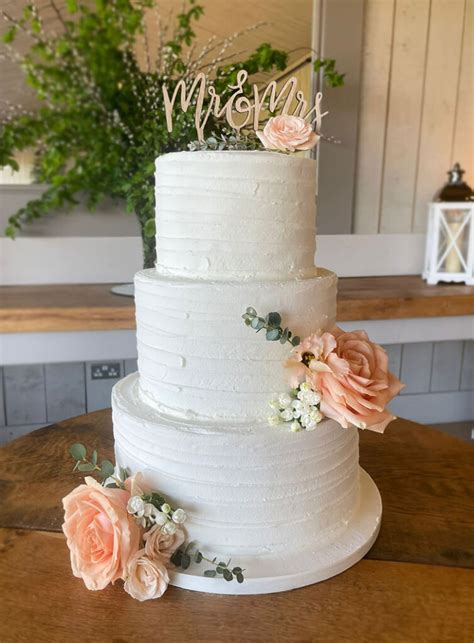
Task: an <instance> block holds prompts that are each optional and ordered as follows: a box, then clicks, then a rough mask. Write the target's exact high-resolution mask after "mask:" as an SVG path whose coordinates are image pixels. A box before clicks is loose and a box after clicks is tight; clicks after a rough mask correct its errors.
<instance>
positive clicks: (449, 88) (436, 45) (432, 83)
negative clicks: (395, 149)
mask: <svg viewBox="0 0 474 643" xmlns="http://www.w3.org/2000/svg"><path fill="white" fill-rule="evenodd" d="M464 10H465V0H432V6H431V16H430V29H429V37H428V54H427V61H426V72H425V78H424V86H425V89H424V97H423V111H422V115H421V133H420V147H419V154H418V159H417V168H416V175H417V176H416V191H415V201H414V208H413V223H412V225H411V229H412V231H414V232H424V231H425V230H426V220H427V213H428V205H427V204H428V203H429V201H431V200H432V198H433V196H434V193H435V191H436V190H437V189H438V187H439V186H441V185H442V184H443V182H444V181H445V180H446V172H447V170H448V169H449V166H450V164H451V154H452V151H451V150H452V141H453V137H454V124H455V116H456V98H457V89H458V82H459V68H460V64H459V63H460V60H461V45H462V35H463V22H464ZM471 118H472V116H471Z"/></svg>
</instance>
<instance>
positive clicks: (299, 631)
mask: <svg viewBox="0 0 474 643" xmlns="http://www.w3.org/2000/svg"><path fill="white" fill-rule="evenodd" d="M74 442H82V443H83V444H86V445H87V447H88V448H90V449H97V450H98V453H99V457H100V458H103V457H104V458H113V435H112V418H111V412H110V409H104V410H102V411H97V412H95V413H90V414H88V415H81V416H79V417H76V418H73V419H70V420H65V421H63V422H61V423H59V424H56V425H53V426H50V427H46V428H44V429H40V430H39V431H35V432H34V433H30V434H29V435H27V436H24V437H22V438H19V439H18V440H15V441H13V442H10V443H9V444H8V445H6V446H5V447H3V448H1V449H0V488H1V489H2V502H1V503H0V550H1V551H2V555H1V556H0V596H1V597H2V600H1V601H0V640H1V641H3V642H4V643H7V642H11V643H14V642H21V641H34V642H35V643H42V642H43V641H44V643H54V642H55V641H57V642H58V643H59V642H61V643H63V642H64V641H68V643H75V642H76V641H77V642H78V643H79V642H80V643H87V642H88V641H94V642H96V643H99V642H106V641H116V642H117V643H118V642H119V641H122V642H123V643H125V641H128V642H130V643H132V642H138V641H161V640H163V641H177V642H181V641H188V642H189V643H191V642H192V641H207V642H208V643H214V642H216V643H222V641H225V642H226V643H239V642H242V641H246V642H247V641H248V642H249V643H255V642H257V641H264V642H266V641H268V642H271V643H278V642H281V643H287V642H288V641H295V643H296V642H297V641H311V642H314V643H316V642H320V643H330V642H332V643H336V642H337V643H342V642H343V641H345V642H346V643H347V642H352V643H355V642H364V643H381V642H383V641H385V642H388V643H393V642H395V641H400V642H401V641H403V642H414V641H417V642H420V643H422V642H424V643H428V642H433V643H434V642H435V641H437V642H438V641H456V642H459V643H461V642H464V641H465V642H466V643H467V642H468V641H470V642H472V641H473V639H474V609H473V592H472V578H473V572H472V568H473V566H474V548H473V539H472V533H473V529H474V484H473V479H472V470H473V467H474V449H473V448H472V447H471V446H470V445H468V444H465V443H463V442H461V441H460V440H456V439H455V438H452V437H449V436H447V435H444V434H442V433H440V432H438V431H435V430H434V429H431V428H429V427H427V426H421V425H419V424H415V423H414V422H409V421H408V420H402V419H398V420H396V421H395V422H394V423H393V424H391V425H390V426H389V427H388V429H387V431H386V432H385V434H384V435H383V436H381V435H380V434H378V433H373V432H372V431H361V432H360V456H361V465H362V466H363V467H364V469H365V470H366V471H367V472H368V473H369V474H370V475H371V476H372V478H373V480H374V481H375V483H376V484H377V487H378V489H379V491H380V494H381V496H382V501H383V517H382V526H381V530H380V535H379V537H378V539H377V541H376V543H375V545H374V546H373V547H372V549H371V550H370V552H369V553H368V554H367V555H366V557H365V558H364V559H363V560H362V561H360V562H359V563H358V564H357V565H354V567H351V568H350V569H348V570H347V571H345V572H344V573H342V574H339V575H338V576H335V577H333V578H330V579H328V580H326V581H324V582H322V583H317V584H315V585H310V586H308V587H303V588H301V589H295V590H293V591H291V592H281V593H279V594H267V595H260V596H218V595H212V594H203V593H199V592H191V591H187V590H182V589H177V588H175V587H170V588H169V589H168V591H167V592H166V594H165V595H164V596H163V598H161V599H159V600H158V601H149V602H146V603H139V602H137V601H134V600H132V599H131V598H130V597H129V596H128V595H127V594H126V593H125V592H124V591H123V588H122V584H121V582H117V583H115V585H114V586H113V587H112V586H109V587H107V588H106V589H105V590H104V591H102V592H88V591H87V590H86V589H85V587H84V585H83V583H82V582H81V581H80V580H79V579H78V578H74V576H73V575H72V572H71V567H70V561H69V552H68V550H67V546H66V542H65V539H64V536H63V535H62V533H60V532H61V523H62V521H63V513H62V507H61V498H63V497H64V496H65V495H66V494H67V493H69V492H70V491H71V490H72V489H73V488H74V487H75V486H76V485H78V484H79V483H80V482H82V475H81V474H80V473H79V472H76V473H72V464H71V462H72V460H71V457H70V455H69V453H68V449H69V447H70V445H71V444H73V443H74Z"/></svg>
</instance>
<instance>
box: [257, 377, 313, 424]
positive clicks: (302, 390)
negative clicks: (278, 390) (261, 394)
mask: <svg viewBox="0 0 474 643" xmlns="http://www.w3.org/2000/svg"><path fill="white" fill-rule="evenodd" d="M320 402H321V396H320V395H319V393H317V392H316V391H313V389H311V388H310V386H309V385H308V384H307V383H306V382H304V383H303V384H300V386H299V387H298V388H297V389H295V390H294V391H292V392H291V393H282V394H281V395H280V396H279V397H278V399H277V400H272V401H271V402H270V407H271V408H272V409H274V413H272V414H271V415H270V417H269V418H268V422H269V423H270V424H271V425H272V426H275V425H277V424H280V423H281V422H290V423H291V425H290V428H291V430H292V431H293V432H294V433H296V432H297V431H302V430H305V431H314V430H315V429H316V427H317V425H318V424H319V423H320V422H321V420H322V419H323V416H322V414H321V411H320V410H319V404H320Z"/></svg>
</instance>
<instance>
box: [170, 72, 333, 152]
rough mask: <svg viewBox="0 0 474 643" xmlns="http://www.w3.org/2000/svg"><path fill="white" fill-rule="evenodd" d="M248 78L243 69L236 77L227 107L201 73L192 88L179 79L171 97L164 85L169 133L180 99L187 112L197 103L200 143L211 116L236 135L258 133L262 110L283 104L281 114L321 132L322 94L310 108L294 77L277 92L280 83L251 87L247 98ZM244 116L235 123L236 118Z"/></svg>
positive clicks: (196, 117)
mask: <svg viewBox="0 0 474 643" xmlns="http://www.w3.org/2000/svg"><path fill="white" fill-rule="evenodd" d="M247 79H248V72H246V71H245V70H241V71H239V72H238V74H237V82H236V84H235V85H229V89H232V90H235V91H234V92H233V93H232V94H231V96H229V98H228V99H227V100H226V102H225V103H224V104H221V102H222V100H221V97H220V96H219V94H217V92H216V90H215V88H214V87H213V85H212V84H209V83H208V78H207V77H206V75H205V74H204V73H202V72H201V73H199V74H198V75H197V76H196V78H195V79H194V81H193V82H192V83H191V85H190V86H189V87H186V83H185V81H184V80H180V81H179V82H178V83H177V85H176V87H175V89H174V91H173V94H172V96H171V97H170V95H169V92H168V88H167V87H166V85H163V100H164V104H165V113H166V126H167V129H168V132H172V131H173V108H174V106H175V103H176V101H177V99H178V96H179V97H180V106H181V109H182V110H183V112H187V111H188V109H189V107H190V105H191V102H195V117H194V123H195V126H196V133H197V137H198V140H199V141H200V142H202V141H204V129H205V127H206V123H207V121H208V119H209V117H210V116H211V114H212V115H213V116H214V117H215V118H217V119H220V118H224V119H225V120H226V122H227V124H228V125H229V126H230V127H231V128H232V129H233V130H235V131H236V132H237V133H239V132H240V130H242V129H244V128H246V127H247V128H248V127H251V128H252V129H253V130H254V131H255V132H257V131H258V129H259V125H260V118H261V114H262V111H263V110H265V111H269V112H270V113H274V112H275V111H276V110H277V109H278V108H279V106H280V103H283V104H282V107H281V109H280V110H279V112H280V115H291V116H296V117H299V118H301V119H304V120H305V121H306V123H308V124H310V125H311V126H312V127H314V129H315V130H316V132H317V133H319V131H320V129H321V120H322V118H323V116H325V115H326V114H327V112H324V113H321V100H322V94H321V92H318V93H317V94H316V96H315V99H314V104H313V105H312V106H311V107H309V106H308V101H307V100H306V99H305V97H304V94H303V92H302V91H301V90H299V89H297V85H298V81H297V79H296V77H295V76H292V77H291V78H289V79H288V80H287V81H286V82H285V84H284V85H283V86H282V87H281V89H280V90H277V83H276V81H275V80H272V81H271V82H269V83H268V84H267V85H265V86H264V87H262V88H260V89H259V88H258V86H257V85H255V84H254V85H252V89H253V93H252V95H251V96H246V95H245V93H244V85H245V83H246V82H247ZM236 114H239V115H243V118H239V119H238V121H239V122H236V119H235V115H236Z"/></svg>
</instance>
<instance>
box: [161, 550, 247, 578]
mask: <svg viewBox="0 0 474 643" xmlns="http://www.w3.org/2000/svg"><path fill="white" fill-rule="evenodd" d="M203 561H206V562H207V563H209V564H210V565H213V567H214V569H206V570H205V571H204V576H206V577H207V578H216V577H221V578H223V579H224V580H226V581H228V582H230V581H233V580H236V581H237V582H238V583H243V582H244V580H245V579H244V571H245V569H242V568H241V567H231V566H230V563H231V559H230V558H229V560H228V561H227V562H224V561H222V560H221V561H218V559H217V556H215V557H214V558H213V559H211V558H208V557H207V556H205V555H204V554H203V553H202V552H201V551H199V549H197V548H196V545H195V544H194V543H192V542H191V543H189V544H188V545H187V546H186V547H185V548H181V549H177V550H176V551H175V553H174V554H173V555H172V557H171V562H172V563H173V565H175V566H176V567H180V568H181V569H188V567H189V566H190V565H191V562H194V563H196V564H197V565H200V564H201V563H202V562H203Z"/></svg>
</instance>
